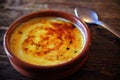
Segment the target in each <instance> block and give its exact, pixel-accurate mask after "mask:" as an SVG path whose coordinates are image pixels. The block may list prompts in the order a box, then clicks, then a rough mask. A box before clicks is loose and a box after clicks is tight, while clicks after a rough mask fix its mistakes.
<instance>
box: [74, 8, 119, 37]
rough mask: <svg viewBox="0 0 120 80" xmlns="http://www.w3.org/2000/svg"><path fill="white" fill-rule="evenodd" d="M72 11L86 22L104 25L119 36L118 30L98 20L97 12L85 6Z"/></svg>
mask: <svg viewBox="0 0 120 80" xmlns="http://www.w3.org/2000/svg"><path fill="white" fill-rule="evenodd" d="M74 13H75V15H76V16H77V17H80V18H81V19H83V21H85V22H86V23H91V24H97V25H100V26H102V27H104V28H105V29H107V30H108V31H110V32H111V33H113V34H114V35H115V36H117V37H118V38H120V32H118V31H116V30H115V29H113V28H112V27H111V26H109V25H107V24H105V23H103V22H101V21H99V19H98V15H97V13H96V12H95V11H93V10H92V9H89V8H86V7H80V8H75V9H74Z"/></svg>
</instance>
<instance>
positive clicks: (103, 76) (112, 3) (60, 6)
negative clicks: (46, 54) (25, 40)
mask: <svg viewBox="0 0 120 80" xmlns="http://www.w3.org/2000/svg"><path fill="white" fill-rule="evenodd" d="M76 6H78V7H80V6H85V7H88V8H92V9H94V10H95V11H96V12H97V13H98V14H99V18H100V20H101V21H103V22H105V23H107V24H109V25H110V26H112V27H113V28H115V29H117V30H118V31H120V1H119V0H59V2H58V0H0V80H31V79H29V78H26V77H24V76H22V75H21V74H20V73H18V72H17V71H16V70H15V69H13V67H12V66H11V64H10V63H9V60H8V58H7V56H6V54H5V52H4V49H3V36H4V33H5V31H6V29H7V28H8V26H9V25H10V24H11V22H13V21H14V20H15V19H17V18H18V17H20V16H22V15H24V14H26V13H29V12H32V11H38V10H45V9H55V10H62V11H66V12H69V13H72V14H73V9H74V8H75V7H76ZM88 26H89V28H90V30H91V36H92V38H91V40H92V42H91V48H90V51H89V57H88V60H87V62H86V63H85V65H84V66H83V67H82V69H81V70H79V71H78V72H76V73H75V74H73V75H71V76H69V77H67V78H65V79H63V80H120V39H118V38H117V37H116V36H114V35H113V34H112V33H110V32H109V31H107V30H106V29H104V28H102V27H101V26H98V25H90V24H88Z"/></svg>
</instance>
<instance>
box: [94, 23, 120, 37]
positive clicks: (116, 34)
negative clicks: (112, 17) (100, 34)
mask: <svg viewBox="0 0 120 80" xmlns="http://www.w3.org/2000/svg"><path fill="white" fill-rule="evenodd" d="M96 24H98V25H101V26H102V27H104V28H105V29H107V30H108V31H110V32H111V33H113V34H114V35H115V36H117V37H118V38H120V32H119V31H116V30H115V29H113V28H112V27H111V26H109V25H107V24H105V23H103V22H101V21H98V22H97V23H96Z"/></svg>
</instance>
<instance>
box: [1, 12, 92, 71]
mask: <svg viewBox="0 0 120 80" xmlns="http://www.w3.org/2000/svg"><path fill="white" fill-rule="evenodd" d="M38 13H41V14H42V13H47V14H48V13H54V14H55V13H57V14H59V15H62V16H67V17H70V18H72V19H75V20H76V21H79V22H80V23H82V24H83V25H84V29H85V31H86V33H87V37H86V42H85V45H84V47H83V49H82V50H81V52H80V54H79V55H77V56H76V57H75V58H74V59H71V60H69V61H66V62H64V63H61V64H56V65H48V66H42V65H34V64H30V63H28V62H25V61H23V60H21V59H19V58H18V57H17V56H15V55H14V54H13V52H12V51H11V50H10V47H9V39H10V36H8V35H10V34H9V33H10V32H11V29H13V28H15V27H16V26H14V25H15V24H18V23H20V22H21V20H22V19H24V18H27V17H29V16H31V15H35V14H38ZM60 17H61V16H60ZM82 27H83V26H82ZM90 37H91V36H90V30H89V28H88V26H87V24H86V23H85V22H84V21H83V20H82V19H80V18H78V17H76V16H75V15H73V14H70V13H67V12H63V11H58V10H42V11H36V12H31V13H28V14H26V15H23V16H21V17H19V18H18V19H16V20H15V21H14V22H13V23H12V24H11V25H10V26H9V28H8V29H7V31H6V32H5V35H4V38H3V47H4V50H5V52H6V54H7V56H8V58H9V59H13V60H16V62H19V64H22V65H23V66H29V67H31V68H39V69H51V68H57V67H63V66H65V65H69V64H71V63H72V64H73V62H75V61H76V60H77V59H79V58H81V57H83V56H84V55H85V53H86V51H88V49H89V46H90Z"/></svg>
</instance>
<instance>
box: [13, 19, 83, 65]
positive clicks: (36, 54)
mask: <svg viewBox="0 0 120 80" xmlns="http://www.w3.org/2000/svg"><path fill="white" fill-rule="evenodd" d="M31 23H32V24H31ZM23 27H24V28H23ZM28 28H30V29H28ZM17 33H18V34H17ZM16 36H19V37H20V40H18V41H16V42H15V41H12V40H14V39H16ZM17 42H19V44H17ZM12 43H14V44H15V43H16V45H12V46H11V48H15V49H14V51H15V50H17V51H15V54H16V55H17V56H18V57H19V58H21V59H22V60H24V61H26V62H29V63H31V64H36V65H55V64H60V63H63V62H65V61H68V60H71V59H72V58H74V57H75V56H77V55H78V54H79V53H80V51H81V49H82V46H83V37H82V34H81V32H80V30H79V29H78V28H77V27H76V26H75V25H74V24H73V23H71V22H70V21H67V20H63V19H58V18H36V19H33V20H30V21H28V22H25V23H24V24H22V25H21V26H19V27H18V28H17V29H16V31H15V32H14V33H13V36H12V38H11V44H12ZM16 46H19V47H18V48H16Z"/></svg>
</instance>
